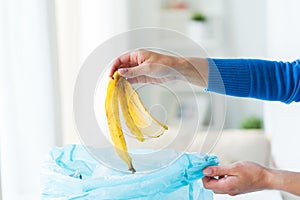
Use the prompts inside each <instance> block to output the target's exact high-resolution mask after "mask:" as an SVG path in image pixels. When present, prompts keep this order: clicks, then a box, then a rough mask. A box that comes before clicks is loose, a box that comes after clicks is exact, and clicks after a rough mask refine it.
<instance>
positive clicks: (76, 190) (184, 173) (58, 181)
mask: <svg viewBox="0 0 300 200" xmlns="http://www.w3.org/2000/svg"><path fill="white" fill-rule="evenodd" d="M87 148H88V147H86V146H82V145H68V146H65V147H62V148H58V147H56V148H54V149H53V150H52V151H51V152H50V159H49V161H47V162H45V163H44V165H43V169H42V173H41V184H42V199H47V200H58V199H72V200H75V199H76V200H78V199H84V200H93V199H107V200H108V199H133V200H146V199H158V200H159V199H163V200H168V199H170V200H171V199H172V200H174V199H195V200H200V199H201V200H212V199H213V193H212V191H210V190H206V189H205V188H204V187H203V185H202V180H201V178H202V177H204V175H203V173H202V170H203V169H204V168H205V167H207V166H213V165H218V164H219V161H218V158H217V156H214V155H208V154H200V153H183V154H182V155H181V156H180V157H179V158H178V159H177V160H176V161H175V162H173V163H172V164H170V165H169V166H167V167H164V168H162V169H160V170H156V171H154V172H151V173H136V174H131V173H130V172H123V171H119V170H115V169H112V168H109V167H107V166H105V165H103V164H102V163H101V162H99V161H98V160H97V159H95V157H93V155H92V154H90V153H89V152H88V151H87ZM97 151H98V152H101V153H104V154H106V155H110V154H113V152H114V151H113V149H97ZM149 151H150V150H149ZM164 153H165V154H169V153H172V154H174V153H178V152H176V151H175V150H170V149H166V150H163V152H162V154H164ZM110 157H115V158H114V159H119V158H118V157H117V156H115V155H112V156H110ZM133 159H134V158H133ZM144 159H145V162H146V163H147V166H151V160H150V161H149V159H148V158H147V156H145V158H144ZM152 162H153V163H155V162H157V161H156V160H152ZM156 164H157V163H156ZM138 167H139V166H136V169H138Z"/></svg>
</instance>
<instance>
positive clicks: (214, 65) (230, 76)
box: [207, 59, 300, 103]
mask: <svg viewBox="0 0 300 200" xmlns="http://www.w3.org/2000/svg"><path fill="white" fill-rule="evenodd" d="M207 60H208V68H209V76H208V90H209V91H212V92H217V93H222V94H227V95H231V96H238V97H252V98H257V99H263V100H271V101H282V102H285V103H291V102H293V101H300V84H299V80H300V60H297V61H294V62H285V63H284V62H276V61H267V60H258V59H207ZM219 77H221V78H219Z"/></svg>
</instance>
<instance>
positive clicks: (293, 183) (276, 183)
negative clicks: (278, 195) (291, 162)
mask: <svg viewBox="0 0 300 200" xmlns="http://www.w3.org/2000/svg"><path fill="white" fill-rule="evenodd" d="M266 189H274V190H282V191H286V192H289V193H292V194H295V195H299V196H300V173H299V172H290V171H282V170H269V178H268V181H267V186H266Z"/></svg>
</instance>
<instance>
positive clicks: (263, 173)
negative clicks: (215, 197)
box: [203, 161, 270, 195]
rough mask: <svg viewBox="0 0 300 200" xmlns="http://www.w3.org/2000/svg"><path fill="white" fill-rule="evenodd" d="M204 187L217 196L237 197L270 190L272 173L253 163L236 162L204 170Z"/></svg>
mask: <svg viewBox="0 0 300 200" xmlns="http://www.w3.org/2000/svg"><path fill="white" fill-rule="evenodd" d="M203 173H204V174H205V176H206V177H204V178H203V185H204V187H205V188H207V189H211V190H213V191H214V192H215V193H217V194H229V195H237V194H243V193H248V192H254V191H258V190H263V189H268V188H270V183H269V179H270V172H269V170H268V169H267V168H265V167H262V166H260V165H258V164H256V163H253V162H246V161H243V162H236V163H234V164H232V165H228V166H212V167H207V168H205V169H204V170H203Z"/></svg>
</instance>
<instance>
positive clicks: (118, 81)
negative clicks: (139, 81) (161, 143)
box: [105, 71, 168, 173]
mask: <svg viewBox="0 0 300 200" xmlns="http://www.w3.org/2000/svg"><path fill="white" fill-rule="evenodd" d="M119 103H120V107H121V110H122V115H123V118H124V121H125V124H126V126H127V127H128V129H129V130H130V132H131V133H132V134H133V135H134V137H135V138H136V139H137V140H139V141H140V142H143V141H145V136H146V137H149V138H155V137H159V136H161V135H162V134H163V133H164V132H165V130H167V129H168V127H167V126H166V125H165V124H163V123H161V122H160V121H158V120H157V119H156V118H155V117H153V116H152V115H151V114H150V112H149V111H148V110H147V109H146V108H145V106H144V104H143V103H142V101H141V99H140V97H139V95H138V93H137V92H136V91H135V89H134V88H133V87H132V85H131V84H130V83H129V82H128V81H127V80H126V79H125V78H123V77H122V76H120V75H119V73H118V72H117V71H116V72H115V73H114V75H113V77H112V79H110V80H109V83H108V87H107V94H106V100H105V111H106V117H107V123H108V129H109V132H110V137H111V140H112V142H113V144H114V147H115V149H116V152H117V154H118V156H119V157H120V158H121V159H122V160H123V161H124V162H125V163H126V164H127V166H128V169H129V170H130V171H131V172H132V173H135V172H136V170H135V169H134V167H133V165H132V158H131V157H130V155H129V153H128V149H127V145H126V140H125V137H124V134H123V131H122V127H121V122H120V115H119Z"/></svg>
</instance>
